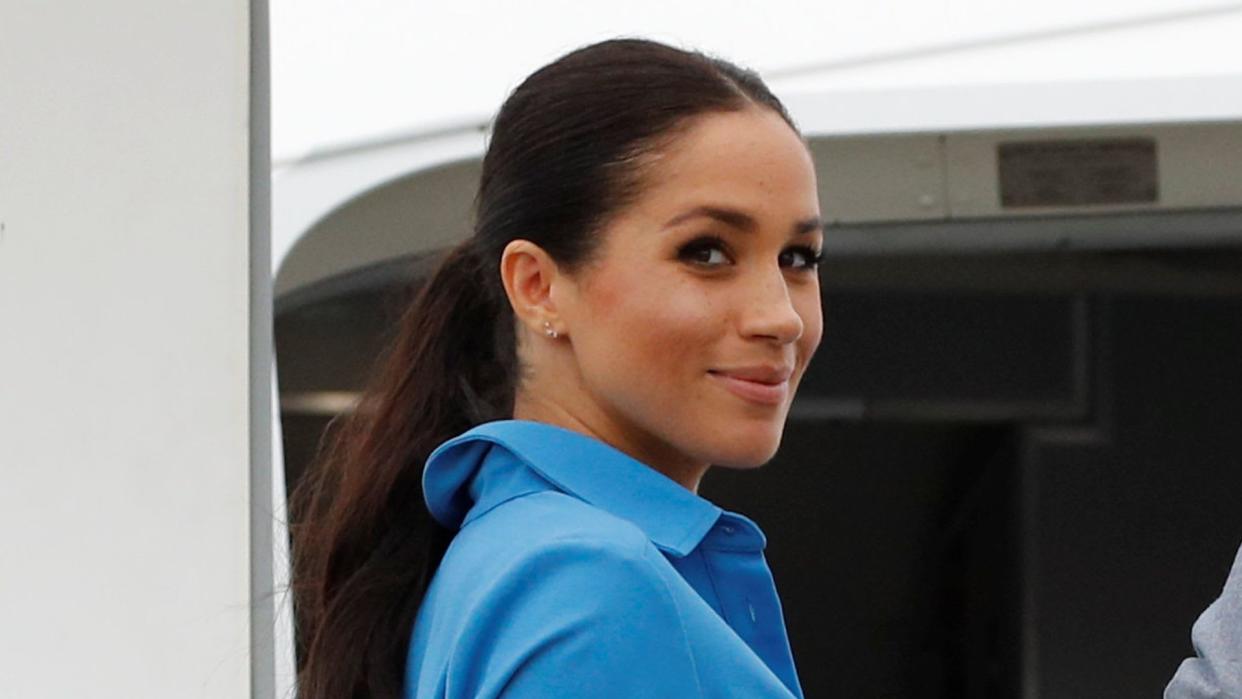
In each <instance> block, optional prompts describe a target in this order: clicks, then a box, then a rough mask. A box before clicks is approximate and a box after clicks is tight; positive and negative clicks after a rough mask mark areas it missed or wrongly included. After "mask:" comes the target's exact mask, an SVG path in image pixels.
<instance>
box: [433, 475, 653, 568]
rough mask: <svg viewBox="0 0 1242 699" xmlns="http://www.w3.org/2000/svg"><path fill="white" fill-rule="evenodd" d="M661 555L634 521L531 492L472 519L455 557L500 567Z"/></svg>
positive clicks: (461, 534)
mask: <svg viewBox="0 0 1242 699" xmlns="http://www.w3.org/2000/svg"><path fill="white" fill-rule="evenodd" d="M653 553H655V554H657V555H658V551H657V549H656V548H655V546H654V545H653V544H652V543H651V540H650V539H649V538H648V537H647V535H646V534H645V533H644V532H643V531H642V530H641V529H640V528H639V527H638V526H637V525H635V524H634V523H633V522H630V521H629V520H626V519H623V518H621V517H618V516H616V515H613V514H611V513H609V512H606V511H604V510H602V509H600V508H598V507H595V506H593V505H591V504H589V503H586V502H584V501H582V500H580V499H578V498H576V497H574V496H572V495H568V494H566V493H562V492H559V491H555V490H546V491H540V492H535V493H528V494H525V495H522V496H520V497H516V498H513V499H511V500H507V501H505V502H503V503H501V504H500V505H497V506H496V507H493V508H491V509H490V510H488V511H486V512H483V513H481V514H479V515H478V516H474V517H472V518H471V519H470V520H469V521H468V522H467V523H466V525H465V526H464V527H462V529H461V530H460V531H459V532H458V533H457V536H456V537H454V540H453V543H452V546H451V547H450V549H449V553H448V554H446V557H445V558H446V562H448V561H449V559H450V558H454V557H463V558H472V559H473V558H477V557H481V558H483V559H486V560H490V561H492V562H493V563H494V564H496V565H515V564H517V563H518V562H519V561H523V560H528V559H532V558H541V559H553V560H555V559H558V558H563V557H566V556H575V557H587V558H593V559H622V560H624V559H628V560H634V561H638V560H643V561H650V560H651V559H650V556H651V554H653Z"/></svg>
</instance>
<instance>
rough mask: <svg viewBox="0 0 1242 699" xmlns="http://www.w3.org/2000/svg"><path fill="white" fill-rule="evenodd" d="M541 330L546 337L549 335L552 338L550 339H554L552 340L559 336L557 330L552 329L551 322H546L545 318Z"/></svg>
mask: <svg viewBox="0 0 1242 699" xmlns="http://www.w3.org/2000/svg"><path fill="white" fill-rule="evenodd" d="M543 332H544V333H545V334H546V335H547V336H548V337H550V338H552V339H554V340H555V339H556V338H557V337H560V333H558V332H556V331H555V330H553V329H552V323H550V322H548V321H546V320H545V321H543Z"/></svg>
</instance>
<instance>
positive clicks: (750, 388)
mask: <svg viewBox="0 0 1242 699" xmlns="http://www.w3.org/2000/svg"><path fill="white" fill-rule="evenodd" d="M707 374H708V376H711V377H712V378H713V379H715V380H716V382H717V383H719V384H720V385H721V386H722V387H723V388H724V389H726V390H728V391H729V392H730V393H732V394H733V395H735V396H737V397H739V398H742V399H743V400H746V401H749V402H751V403H757V404H759V405H768V406H775V405H780V404H782V403H784V402H785V397H786V396H787V395H788V393H789V379H780V380H775V379H768V380H752V379H743V378H740V377H738V376H733V375H731V374H727V373H724V372H720V371H709V372H707Z"/></svg>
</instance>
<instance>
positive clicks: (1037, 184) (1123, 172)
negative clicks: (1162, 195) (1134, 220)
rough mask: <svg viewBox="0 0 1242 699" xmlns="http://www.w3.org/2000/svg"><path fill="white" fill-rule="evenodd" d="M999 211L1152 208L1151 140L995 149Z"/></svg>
mask: <svg viewBox="0 0 1242 699" xmlns="http://www.w3.org/2000/svg"><path fill="white" fill-rule="evenodd" d="M997 162H998V164H999V169H1000V200H1001V207H1002V208H1018V207H1032V206H1092V205H1099V204H1150V203H1155V202H1156V199H1157V196H1158V194H1159V192H1158V186H1157V182H1158V179H1157V173H1156V141H1155V139H1153V138H1089V139H1073V140H1057V141H1023V142H1010V143H1001V144H999V145H998V146H997Z"/></svg>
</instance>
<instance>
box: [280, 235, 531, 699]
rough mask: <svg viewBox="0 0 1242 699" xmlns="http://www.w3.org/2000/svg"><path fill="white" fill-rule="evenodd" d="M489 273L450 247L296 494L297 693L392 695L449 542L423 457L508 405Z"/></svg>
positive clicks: (504, 347) (306, 697) (508, 349)
mask: <svg viewBox="0 0 1242 699" xmlns="http://www.w3.org/2000/svg"><path fill="white" fill-rule="evenodd" d="M487 271H488V270H486V269H485V264H484V263H483V261H482V260H481V259H480V255H479V254H478V252H477V251H476V249H475V245H474V244H473V242H471V241H467V242H466V243H463V244H462V245H460V246H458V247H456V248H454V249H453V250H452V251H450V252H449V254H448V256H447V257H446V258H445V259H444V260H443V262H442V263H441V264H440V266H439V268H438V269H437V270H436V272H435V273H434V274H433V275H432V278H431V279H430V280H429V281H428V282H427V283H426V284H424V285H423V287H422V289H421V290H420V291H419V293H418V295H417V296H416V298H415V300H414V302H413V304H411V306H410V307H409V308H408V309H407V311H406V312H405V314H404V316H403V317H402V319H401V321H400V324H399V330H398V332H397V335H396V337H395V338H394V340H393V342H392V343H391V345H390V346H389V348H388V349H387V351H386V354H385V356H384V357H383V358H382V360H381V361H380V362H379V364H378V370H377V372H376V373H375V374H374V375H373V378H372V380H371V384H370V390H368V391H366V392H364V398H363V400H362V402H361V403H360V404H359V405H358V407H357V409H355V411H354V412H353V413H352V414H349V415H345V416H341V417H339V418H338V419H337V420H334V421H333V423H334V424H333V426H331V427H330V428H329V433H328V435H327V436H326V437H325V442H324V444H323V447H322V449H321V452H320V455H319V458H318V459H317V462H316V464H315V465H314V466H313V468H312V469H311V470H310V472H308V474H307V476H306V478H305V479H304V480H303V481H302V483H300V484H299V486H298V488H297V490H296V491H295V493H294V496H293V503H292V505H293V506H292V516H293V517H292V518H293V527H292V529H293V560H294V563H293V565H294V575H293V580H294V598H295V600H296V610H295V611H296V619H297V641H298V649H299V658H300V662H299V673H298V684H299V696H300V697H301V699H340V698H342V697H362V696H365V697H391V698H394V699H395V698H396V697H400V696H401V691H402V680H403V677H402V672H401V669H402V668H403V667H404V665H405V654H406V652H407V648H408V644H409V634H410V631H411V628H412V626H413V624H414V618H415V616H416V615H417V613H418V607H419V603H420V602H421V601H422V598H423V595H424V593H425V591H426V588H427V585H428V584H429V583H430V581H431V577H432V575H433V574H434V572H435V569H436V567H437V566H438V565H439V562H440V559H441V557H442V556H443V555H444V550H445V549H446V548H447V545H448V541H449V539H450V538H451V532H448V531H447V530H445V529H444V528H443V527H441V526H440V525H439V523H437V522H435V520H433V519H432V518H431V516H430V514H429V513H428V512H427V508H426V505H425V504H424V502H423V496H422V487H421V486H422V484H421V480H422V465H423V463H424V462H425V461H426V459H427V457H428V456H429V455H430V454H431V451H432V450H433V449H435V447H436V446H438V445H439V444H440V443H441V442H443V441H445V440H447V439H449V438H451V437H453V436H455V435H457V434H459V433H461V432H463V431H465V430H467V429H469V428H471V427H473V426H474V425H477V424H480V423H482V422H486V421H489V420H494V419H498V418H500V417H505V416H509V415H511V414H512V401H513V391H512V373H513V372H512V365H513V363H514V362H513V358H512V353H513V349H512V339H509V340H508V341H507V342H506V341H505V340H504V338H512V335H513V331H512V319H511V318H512V316H511V315H510V313H509V312H508V306H507V303H506V304H505V305H503V306H502V305H501V303H502V302H503V301H504V299H503V298H497V296H498V292H499V290H498V289H494V288H489V287H491V286H493V285H495V283H493V284H488V280H487V278H486V277H487V275H486V272H487ZM493 275H494V272H493ZM496 276H498V275H496ZM498 339H499V341H498ZM338 421H339V422H340V423H341V424H340V425H339V426H338V425H336V424H335V423H336V422H338Z"/></svg>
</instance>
